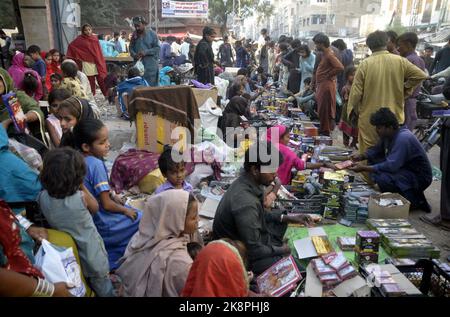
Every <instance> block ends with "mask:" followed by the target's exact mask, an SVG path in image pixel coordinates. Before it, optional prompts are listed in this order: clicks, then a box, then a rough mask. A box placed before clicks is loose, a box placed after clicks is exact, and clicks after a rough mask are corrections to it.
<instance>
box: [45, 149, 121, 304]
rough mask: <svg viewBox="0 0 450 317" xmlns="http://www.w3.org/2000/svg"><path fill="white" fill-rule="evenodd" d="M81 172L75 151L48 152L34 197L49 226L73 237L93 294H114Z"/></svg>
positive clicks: (92, 201) (81, 161)
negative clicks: (39, 190) (36, 196)
mask: <svg viewBox="0 0 450 317" xmlns="http://www.w3.org/2000/svg"><path fill="white" fill-rule="evenodd" d="M85 174H86V165H85V163H84V158H83V156H82V155H81V154H80V153H78V152H76V151H75V150H73V149H71V148H67V147H66V148H61V149H56V150H52V151H50V152H48V153H47V154H46V155H45V158H44V168H43V170H42V173H41V176H40V178H41V183H42V186H43V188H44V190H43V191H42V192H41V193H40V194H39V197H38V200H39V206H40V208H41V210H42V213H43V214H44V216H45V219H46V220H47V221H48V223H49V225H50V226H51V227H52V228H54V229H56V230H60V231H64V232H67V233H68V234H70V235H71V236H72V238H73V239H74V240H75V243H76V245H77V248H78V253H79V255H80V261H81V270H82V272H83V275H84V277H85V279H86V281H87V282H88V283H89V285H90V286H91V287H92V289H93V290H94V292H95V293H96V294H97V296H100V297H109V296H114V292H113V285H112V283H111V280H110V279H109V264H108V254H107V253H106V249H105V245H104V243H103V240H102V238H101V237H100V235H99V233H98V231H97V229H96V228H95V225H94V221H93V220H92V216H91V214H95V213H96V212H98V203H97V201H96V200H95V198H94V197H93V196H92V195H91V194H90V193H89V191H88V190H87V189H86V187H85V186H84V185H83V179H84V176H85ZM55 175H60V177H55Z"/></svg>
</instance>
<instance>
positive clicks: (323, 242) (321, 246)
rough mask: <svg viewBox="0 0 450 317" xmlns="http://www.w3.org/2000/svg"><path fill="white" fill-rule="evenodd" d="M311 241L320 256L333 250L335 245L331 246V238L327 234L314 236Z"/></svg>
mask: <svg viewBox="0 0 450 317" xmlns="http://www.w3.org/2000/svg"><path fill="white" fill-rule="evenodd" d="M311 241H312V243H313V245H314V248H315V249H316V252H317V254H318V255H319V256H322V255H324V254H328V253H330V252H333V251H334V250H333V247H332V246H331V243H330V240H328V237H326V236H314V237H311Z"/></svg>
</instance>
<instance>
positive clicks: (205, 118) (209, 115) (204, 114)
mask: <svg viewBox="0 0 450 317" xmlns="http://www.w3.org/2000/svg"><path fill="white" fill-rule="evenodd" d="M198 110H199V113H200V120H201V121H202V126H203V128H205V130H208V131H210V132H211V133H214V134H215V133H216V132H217V123H218V122H219V117H221V116H222V109H221V108H220V107H219V106H217V105H216V103H215V102H214V100H212V98H208V99H207V100H206V101H205V103H204V104H203V105H202V106H201V107H200V108H198Z"/></svg>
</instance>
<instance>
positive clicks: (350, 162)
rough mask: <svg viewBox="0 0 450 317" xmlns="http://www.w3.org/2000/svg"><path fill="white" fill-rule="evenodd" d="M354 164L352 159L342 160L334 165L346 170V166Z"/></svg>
mask: <svg viewBox="0 0 450 317" xmlns="http://www.w3.org/2000/svg"><path fill="white" fill-rule="evenodd" d="M352 165H353V162H352V161H344V162H340V163H337V164H335V165H334V166H335V167H336V168H337V169H338V170H345V169H346V168H349V167H350V166H352Z"/></svg>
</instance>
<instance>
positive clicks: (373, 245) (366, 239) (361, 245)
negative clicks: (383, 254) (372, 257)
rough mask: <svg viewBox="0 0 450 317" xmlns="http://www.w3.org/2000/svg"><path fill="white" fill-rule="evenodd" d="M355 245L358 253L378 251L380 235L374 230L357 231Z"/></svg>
mask: <svg viewBox="0 0 450 317" xmlns="http://www.w3.org/2000/svg"><path fill="white" fill-rule="evenodd" d="M355 247H356V250H357V252H359V253H371V252H372V253H378V250H379V249H380V235H379V234H378V233H377V232H375V231H358V232H357V233H356V244H355Z"/></svg>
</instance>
